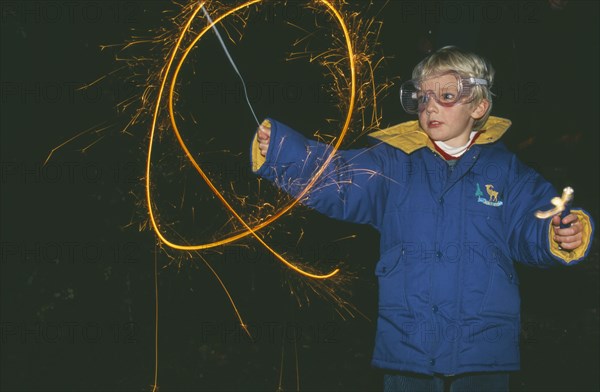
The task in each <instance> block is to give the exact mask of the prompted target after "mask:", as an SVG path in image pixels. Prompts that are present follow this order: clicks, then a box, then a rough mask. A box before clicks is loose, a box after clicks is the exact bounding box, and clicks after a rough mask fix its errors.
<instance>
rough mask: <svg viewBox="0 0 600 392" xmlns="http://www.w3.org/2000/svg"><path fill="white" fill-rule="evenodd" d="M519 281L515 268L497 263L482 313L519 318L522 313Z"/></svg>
mask: <svg viewBox="0 0 600 392" xmlns="http://www.w3.org/2000/svg"><path fill="white" fill-rule="evenodd" d="M520 307H521V297H520V295H519V279H518V277H517V274H516V272H515V270H514V268H511V267H509V266H507V265H504V264H502V263H501V262H500V263H496V264H494V265H493V266H492V273H491V276H490V282H489V284H488V289H487V291H486V294H485V298H484V299H483V303H482V305H481V313H485V314H495V315H500V316H510V317H517V316H518V315H519V312H520Z"/></svg>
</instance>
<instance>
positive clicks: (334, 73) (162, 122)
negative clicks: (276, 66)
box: [48, 0, 391, 389]
mask: <svg viewBox="0 0 600 392" xmlns="http://www.w3.org/2000/svg"><path fill="white" fill-rule="evenodd" d="M265 3H274V2H273V1H267V0H250V1H246V2H241V3H239V4H237V5H234V6H232V5H231V4H223V3H219V2H216V1H189V2H188V3H187V4H183V5H180V7H181V8H180V11H179V13H178V14H176V15H175V16H173V17H171V18H170V22H169V24H170V25H171V27H170V28H169V27H165V26H163V27H160V28H159V29H158V30H157V31H156V34H155V35H154V36H153V37H150V38H143V37H133V38H132V39H131V40H130V41H129V42H127V43H126V44H124V45H121V46H120V48H119V53H120V55H119V57H118V58H117V60H120V61H123V62H125V66H124V67H123V68H127V69H129V70H134V73H133V75H132V76H130V78H131V79H132V80H134V81H136V84H137V85H138V86H139V87H141V88H142V89H143V92H141V93H140V94H139V95H137V96H132V97H130V98H128V99H126V100H124V101H123V102H121V103H120V104H119V109H120V110H121V111H128V110H131V108H134V112H133V114H132V115H131V118H130V120H129V122H128V123H127V125H126V126H125V127H124V129H123V131H124V132H129V131H128V130H129V129H130V128H131V127H132V126H133V125H136V124H148V125H149V135H148V147H147V151H146V156H147V159H146V165H145V178H144V181H145V184H144V197H143V198H142V197H140V198H139V203H140V204H143V205H145V207H146V211H147V219H146V220H145V221H143V222H142V223H141V224H140V225H139V226H140V229H141V230H142V229H147V228H150V229H152V230H153V231H154V233H155V234H156V236H157V237H158V239H159V240H160V241H159V245H160V246H161V248H162V249H163V250H165V253H166V254H167V255H168V256H169V257H171V258H172V260H175V259H176V257H172V256H170V254H169V249H172V250H174V251H180V253H181V254H183V255H186V257H190V258H194V257H195V258H197V259H200V260H202V261H203V262H204V264H205V265H206V266H207V267H208V268H209V269H210V271H211V273H212V274H213V275H214V276H215V278H216V279H217V280H218V282H219V284H220V285H221V287H222V288H223V290H224V292H225V293H226V295H227V297H228V299H229V301H230V303H231V305H232V307H233V309H234V311H235V313H236V316H237V318H238V319H239V322H240V325H241V326H242V328H244V330H245V331H246V332H247V333H248V334H250V333H249V331H248V329H247V328H246V324H245V323H244V321H243V319H242V316H241V315H240V312H239V311H238V309H237V307H236V305H235V302H234V300H233V298H232V296H231V295H230V294H229V291H228V290H227V288H226V285H225V283H224V282H223V281H222V280H221V278H220V277H219V275H218V274H217V272H216V271H215V270H214V269H213V268H212V266H211V265H210V264H209V263H208V261H207V260H206V259H205V257H204V254H205V253H203V252H206V251H208V250H213V251H214V252H217V253H218V252H219V251H218V248H219V247H222V246H225V245H235V243H236V242H238V241H240V240H242V239H244V238H246V237H250V238H253V239H254V240H255V241H257V242H258V244H260V245H261V246H262V247H264V249H266V250H267V251H268V252H270V253H271V254H272V255H273V256H274V258H275V259H276V260H278V261H279V262H281V263H282V264H283V265H284V266H285V267H287V268H289V269H290V270H291V271H293V272H295V273H297V274H298V276H299V277H301V279H298V280H296V281H297V282H299V283H300V285H301V286H303V287H305V288H308V289H309V291H312V292H314V293H316V294H317V295H318V296H320V297H321V298H324V299H326V300H329V301H332V302H333V303H334V304H336V305H337V308H336V311H337V312H338V313H339V314H340V315H341V316H342V318H345V317H344V314H343V313H342V312H340V310H344V311H345V313H347V314H349V315H350V316H354V313H355V312H357V313H360V312H359V311H358V310H357V309H356V308H355V307H354V306H353V305H352V304H350V303H349V302H347V301H346V300H345V299H344V294H347V292H346V291H347V290H346V289H345V288H344V287H345V283H347V282H348V281H349V280H350V278H351V277H350V276H349V274H347V273H346V274H341V273H340V269H339V268H335V269H333V270H332V271H329V272H325V273H323V272H319V271H317V270H316V269H315V268H314V267H313V266H311V265H310V264H308V263H303V262H301V261H291V260H289V259H288V258H287V257H285V256H284V254H282V253H280V252H278V251H276V250H275V249H274V248H273V247H272V246H270V245H269V244H268V243H267V241H266V240H265V237H268V236H269V230H268V228H269V226H271V225H272V224H273V223H275V222H276V221H278V220H279V219H280V218H281V217H283V216H285V215H288V214H289V213H290V212H291V210H292V209H293V208H294V207H295V206H296V205H297V204H298V203H299V202H301V201H302V200H303V199H305V198H306V197H307V196H308V195H309V193H310V192H311V191H314V190H316V189H317V188H318V187H319V184H320V180H322V178H321V177H322V176H323V173H324V171H325V169H326V167H327V166H328V165H329V164H330V162H331V160H332V159H333V157H334V155H335V153H336V151H337V150H338V149H339V148H340V147H341V146H346V145H348V144H350V143H349V141H350V142H352V141H353V140H356V139H358V138H359V137H360V136H362V135H363V134H366V133H368V132H370V131H371V130H373V129H378V128H379V125H380V119H381V115H380V112H379V111H378V108H377V99H378V96H380V95H381V94H382V93H383V92H384V91H385V90H386V89H387V88H388V87H389V86H390V85H391V83H390V82H384V83H376V82H375V70H376V69H377V67H378V66H379V65H380V62H381V61H382V60H383V58H380V57H379V58H376V57H375V55H374V54H373V53H372V49H373V47H374V46H375V45H376V43H377V40H378V35H379V31H380V28H381V24H380V23H378V22H375V20H374V19H369V18H365V17H364V15H363V14H362V13H359V12H358V11H348V10H347V9H348V8H349V6H348V4H346V3H345V2H343V1H339V0H313V1H307V2H306V5H305V7H306V9H309V10H311V11H312V12H314V13H315V15H316V14H321V15H325V16H326V17H328V20H329V21H330V23H329V25H328V26H327V28H328V29H331V30H332V31H330V34H328V36H330V37H331V40H332V42H331V46H330V48H329V49H328V50H326V51H324V52H322V53H313V52H310V51H308V50H306V49H305V50H298V51H294V52H291V53H290V54H289V58H288V60H298V59H305V60H308V61H310V62H311V63H312V62H316V63H317V64H320V65H321V66H322V67H323V69H324V70H325V77H326V78H327V79H328V80H330V83H329V84H328V86H329V90H330V91H329V92H330V93H331V94H332V96H334V97H336V98H337V109H338V111H339V112H340V117H341V120H332V121H330V123H331V124H332V128H333V129H339V131H338V132H337V133H333V132H332V134H327V133H316V134H315V136H316V137H318V138H319V139H320V140H321V141H323V142H326V143H328V144H329V145H330V147H331V148H330V149H329V151H328V153H327V156H324V157H322V165H321V166H320V167H319V168H318V170H316V172H315V173H314V174H313V176H312V178H311V179H310V181H309V182H308V183H307V184H304V185H303V190H302V191H301V192H300V194H299V195H298V196H297V197H296V198H295V199H290V198H289V197H286V196H284V197H282V199H281V201H280V202H279V203H276V204H283V205H282V206H280V207H279V208H276V207H275V206H274V205H272V204H270V203H267V202H263V203H262V204H261V206H259V208H258V210H259V212H260V211H261V209H262V210H265V211H267V212H268V213H267V214H265V215H266V216H260V215H259V214H257V215H255V216H249V217H246V218H244V217H243V216H242V215H241V213H240V212H238V211H237V210H236V208H235V207H234V206H233V205H232V201H231V199H234V200H235V201H236V202H238V204H240V205H241V206H242V207H243V206H245V205H246V204H245V203H246V202H245V197H243V196H239V195H237V194H235V188H234V186H233V183H232V184H231V191H232V194H233V195H232V196H230V197H229V200H228V198H227V197H226V194H227V193H226V191H225V189H219V188H218V187H217V185H215V183H214V181H213V180H212V179H211V176H210V175H209V174H208V173H207V172H206V170H205V169H203V167H202V165H201V164H200V163H198V161H197V160H196V159H195V157H194V155H193V154H192V152H191V151H190V148H189V147H188V145H187V144H186V142H185V141H184V139H183V137H182V135H181V133H180V127H179V126H178V124H177V119H178V118H181V117H182V116H181V115H180V114H179V113H178V112H177V110H176V108H175V106H176V103H177V100H178V98H179V94H178V92H177V88H178V86H180V85H181V82H180V81H179V80H178V77H179V75H180V71H181V69H182V67H183V66H184V64H185V63H186V60H187V59H188V55H189V54H190V53H191V52H192V51H193V50H194V48H196V46H197V43H198V42H199V41H200V40H201V39H203V38H205V37H206V36H207V34H208V33H209V32H210V31H211V28H212V26H213V25H216V24H220V26H224V27H225V26H226V23H228V22H229V23H230V24H231V23H233V22H232V21H235V22H236V23H238V25H239V26H241V28H238V27H233V28H234V29H237V30H238V33H239V35H240V38H241V31H243V29H244V28H245V27H246V24H247V21H248V18H249V14H250V12H251V11H252V10H253V9H257V8H259V7H261V6H263V5H264V4H265ZM202 7H206V9H207V10H208V11H209V13H210V15H211V16H212V19H213V23H212V24H211V23H207V20H206V18H205V17H204V16H203V14H202V12H201V10H202ZM363 8H364V5H363ZM293 27H297V26H293ZM317 27H319V26H317ZM320 28H323V26H320ZM225 30H226V31H227V34H228V35H229V38H230V39H231V40H232V41H233V39H232V38H231V35H230V34H229V31H228V30H227V28H226V27H225ZM305 31H306V30H305ZM312 35H313V34H312V32H310V31H306V36H305V37H304V38H302V39H299V40H297V41H296V42H295V43H294V48H299V47H300V46H301V45H304V44H306V41H308V40H309V38H310V37H311V36H312ZM109 47H110V46H105V47H103V49H106V48H109ZM136 47H150V48H151V49H150V50H149V51H148V54H147V55H144V56H127V53H128V51H129V50H131V49H132V48H136ZM306 47H308V45H307V46H306ZM139 70H144V71H142V72H140V71H139ZM103 79H104V77H103V78H100V79H99V80H97V81H95V82H93V83H91V84H90V85H88V86H91V85H93V84H95V83H97V82H100V81H102V80H103ZM88 86H86V87H88ZM194 122H196V121H194ZM350 129H352V132H350ZM166 131H171V132H172V134H173V136H175V139H176V141H177V144H178V146H179V148H180V149H181V151H182V152H183V157H184V158H185V164H183V165H182V167H184V166H187V167H190V166H191V167H193V168H194V170H195V172H196V173H197V175H199V176H200V178H202V180H203V181H204V183H205V184H206V185H207V186H208V188H209V189H210V190H211V192H212V194H213V195H214V198H216V199H217V200H218V201H219V202H220V203H221V205H222V206H223V208H224V209H225V210H226V211H227V213H228V214H229V215H230V217H231V218H230V221H229V222H228V223H229V224H230V225H234V227H235V229H234V230H233V231H230V232H229V233H228V234H227V233H226V234H225V235H223V236H222V237H221V238H214V239H213V240H212V241H210V242H205V243H191V241H189V240H188V239H186V238H185V236H184V235H182V234H180V233H179V232H177V231H176V230H175V229H174V227H173V226H174V223H169V222H166V221H164V220H161V219H160V211H159V210H160V209H159V208H158V206H157V204H156V201H155V195H154V193H155V191H156V185H155V184H154V183H153V170H154V169H155V168H156V165H157V163H159V162H161V160H159V162H156V158H153V157H154V155H155V154H154V153H155V143H156V141H157V139H158V140H162V139H163V138H164V137H166V134H167V132H166ZM85 132H87V131H85ZM350 135H351V138H348V136H350ZM79 136H81V135H80V134H78V135H76V136H75V137H74V138H72V139H75V138H77V137H79ZM348 139H352V140H348ZM70 141H71V139H70V140H68V141H67V142H70ZM67 142H65V143H63V145H64V144H66V143H67ZM60 147H62V145H60V146H58V147H57V148H55V149H53V150H52V151H51V154H50V155H52V154H53V153H54V152H55V151H56V150H57V149H58V148H60ZM48 158H50V156H49V157H48ZM347 170H356V169H352V168H351V167H350V168H347ZM173 174H175V173H173ZM372 174H373V175H377V173H372ZM258 181H259V186H260V180H258ZM184 194H185V190H184ZM183 202H184V200H183V198H182V200H181V206H183ZM255 207H256V206H255ZM193 211H194V210H193ZM193 214H194V215H193V216H192V220H193V221H194V222H195V212H193ZM166 230H168V231H169V233H170V234H167V233H166V232H165V231H166ZM173 237H176V238H173ZM298 241H300V238H299V239H298ZM241 246H245V245H241ZM215 249H217V250H215ZM311 264H315V263H311ZM156 269H157V260H156V259H155V271H156ZM156 279H157V277H156V273H155V289H156V295H157V296H158V285H157V282H156ZM288 284H289V289H290V292H291V293H294V294H296V295H297V296H298V295H299V293H301V292H302V290H300V289H299V288H298V287H294V285H293V284H292V282H291V281H288ZM305 300H306V301H307V302H308V301H309V299H308V296H305ZM301 302H302V301H301V300H300V298H299V297H298V304H299V305H301ZM156 304H157V305H156V306H158V300H157V301H156ZM338 308H339V309H340V310H338ZM156 312H157V323H158V308H157V309H156ZM156 328H157V331H158V325H157V326H156ZM156 337H157V338H158V332H157V336H156ZM156 352H157V354H156V355H157V356H156V361H158V350H157V351H156ZM157 367H158V364H156V367H155V368H157ZM156 377H157V374H156V373H155V383H154V387H155V389H156V385H157V380H156Z"/></svg>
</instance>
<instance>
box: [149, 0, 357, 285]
mask: <svg viewBox="0 0 600 392" xmlns="http://www.w3.org/2000/svg"><path fill="white" fill-rule="evenodd" d="M261 2H263V1H262V0H251V1H247V2H245V3H243V4H241V5H239V6H237V7H233V8H231V9H230V10H228V11H226V12H224V13H223V14H222V15H220V16H219V17H217V18H215V20H214V21H213V22H212V23H210V24H209V25H208V26H206V27H205V28H204V29H202V31H201V32H200V33H199V34H198V35H197V36H196V37H195V38H194V39H193V40H192V41H191V43H190V44H189V46H188V47H187V48H186V49H185V50H184V51H183V54H182V55H181V57H180V58H179V61H178V63H177V65H176V66H173V64H174V63H175V57H176V54H177V53H178V51H179V50H180V47H181V43H182V41H183V39H184V37H185V35H186V34H187V32H188V30H189V28H190V25H191V23H192V21H193V20H194V18H195V17H196V15H197V14H198V12H199V11H200V10H201V9H202V7H204V2H201V3H200V4H199V5H198V6H197V8H196V9H195V10H194V12H193V13H192V14H191V16H190V18H189V20H188V23H187V24H186V25H185V28H184V29H183V30H182V32H181V34H180V36H179V38H178V40H177V43H176V45H175V46H174V48H173V50H172V52H171V56H170V58H169V59H168V62H167V64H166V66H165V68H164V70H163V73H162V75H163V78H162V81H161V85H160V88H159V92H158V95H157V99H156V103H155V110H154V114H153V119H152V125H151V130H150V142H149V146H148V155H147V156H148V158H147V162H146V202H147V208H148V215H149V218H150V222H151V225H152V228H153V230H154V232H155V233H156V235H157V236H158V238H159V239H160V240H161V241H162V243H163V244H165V245H166V246H168V247H170V248H173V249H178V250H184V251H197V250H204V249H210V248H214V247H217V246H222V245H226V244H229V243H232V242H234V241H237V240H239V239H241V238H244V237H246V236H248V235H252V236H254V238H255V239H256V240H257V241H258V242H259V243H260V244H261V245H262V246H264V247H265V249H267V250H268V251H269V252H270V253H272V254H273V255H274V256H275V257H276V258H277V260H279V261H280V262H281V263H283V264H284V265H286V266H287V267H289V268H291V269H292V270H294V271H296V272H298V273H300V274H302V275H304V276H307V277H310V278H314V279H326V278H330V277H332V276H334V275H336V274H337V273H338V272H339V269H335V270H333V271H331V272H329V273H327V274H324V275H318V274H313V273H309V272H306V271H304V270H303V269H301V268H299V267H297V266H296V265H295V264H294V263H291V262H290V261H288V260H287V259H286V258H284V257H283V256H282V255H281V254H279V253H278V252H277V251H275V250H274V249H273V248H272V247H270V246H269V245H268V244H267V243H266V242H265V241H264V240H263V239H262V238H261V237H260V236H259V235H258V234H257V231H259V230H261V229H263V228H264V227H266V226H268V225H270V224H271V223H273V222H275V221H276V220H277V219H279V218H280V217H281V216H283V215H284V214H286V213H287V212H288V211H289V210H290V209H292V208H293V207H294V206H295V205H296V204H298V202H299V201H300V200H302V199H303V198H304V197H305V196H306V195H307V194H308V192H310V190H311V189H312V188H313V186H314V185H315V184H316V183H317V181H318V180H319V177H320V176H321V175H322V174H323V172H324V170H325V168H326V167H327V166H328V165H329V163H330V162H331V160H332V159H333V156H334V154H335V153H336V152H337V150H338V149H339V147H340V145H341V144H342V142H343V141H344V138H345V136H346V134H347V133H348V129H349V126H350V123H351V120H352V114H353V111H354V106H355V101H356V64H355V61H354V50H353V43H352V38H351V35H350V31H349V30H348V27H347V25H346V22H345V20H344V17H343V16H342V14H341V13H340V11H339V10H338V9H337V8H336V7H335V6H334V5H333V4H332V3H331V2H330V1H328V0H319V1H318V2H317V3H318V4H321V5H323V6H324V7H325V8H326V10H327V11H328V12H330V14H331V15H332V16H333V17H334V19H335V20H336V21H337V23H338V25H339V27H340V29H341V30H342V32H343V36H344V41H345V45H346V50H347V59H348V66H349V68H350V75H349V76H350V78H349V86H348V90H349V94H350V95H349V98H348V103H347V107H348V110H347V113H346V118H345V121H344V125H343V127H342V130H341V132H340V133H339V135H338V138H337V141H336V143H335V144H334V145H333V147H332V150H331V153H330V154H329V155H328V156H327V158H326V159H325V160H324V162H323V165H322V166H321V167H320V168H319V169H318V170H317V172H316V173H315V174H314V176H313V178H312V179H311V180H310V181H309V183H308V184H307V185H306V186H305V188H304V189H303V190H302V191H301V192H300V194H299V195H298V196H297V198H296V199H294V200H293V201H292V202H290V203H288V205H286V206H284V207H283V208H281V209H280V210H279V211H278V212H277V213H275V214H273V215H272V216H271V217H270V218H268V219H266V220H265V221H263V222H261V223H260V224H258V225H256V226H254V227H251V226H250V225H249V224H248V223H247V222H246V221H245V220H244V219H243V218H242V217H241V216H240V215H239V214H238V212H237V211H236V210H235V209H234V208H233V207H232V206H231V204H230V203H229V202H228V201H227V200H226V199H225V197H224V196H223V195H222V194H221V192H219V191H218V189H217V188H216V187H215V185H214V184H213V182H212V181H211V179H210V178H209V177H208V175H207V174H206V173H205V172H204V170H202V168H201V167H200V165H199V164H198V162H197V161H196V159H195V158H194V157H193V155H192V154H191V152H190V151H189V149H188V147H187V145H186V143H185V142H184V140H183V138H182V137H181V133H180V131H179V128H178V126H177V122H176V120H175V119H176V116H175V110H174V96H175V86H176V84H177V78H178V75H179V72H180V70H181V67H182V66H183V64H184V63H185V61H186V58H187V56H188V55H189V53H190V52H191V50H192V49H193V48H194V47H195V45H196V43H197V42H198V41H199V40H200V39H201V38H202V37H203V36H204V34H206V32H207V31H208V30H209V29H212V27H213V26H214V25H215V24H216V23H219V22H221V21H222V20H224V19H226V18H227V17H229V16H231V15H233V14H235V13H236V12H238V11H240V10H242V9H245V8H247V7H249V6H251V5H253V4H258V3H261ZM172 69H173V71H172ZM167 84H169V85H170V86H169V91H168V96H167V98H168V111H169V120H170V122H171V127H172V130H173V132H174V134H175V136H176V138H177V141H178V142H179V145H180V146H181V149H182V150H183V151H184V153H185V155H186V157H187V159H188V160H189V162H190V163H191V164H192V165H193V167H194V168H195V169H196V171H197V172H198V174H199V175H200V176H201V177H202V179H203V180H204V182H205V183H206V184H207V185H208V186H209V188H210V189H211V191H212V192H213V193H214V195H215V196H216V197H217V198H218V199H219V200H220V201H221V203H222V204H223V206H224V207H225V208H226V209H227V210H228V211H229V212H230V213H231V214H232V215H233V216H234V217H235V218H236V220H237V221H238V222H239V223H241V224H242V226H243V227H244V229H245V230H244V231H242V232H240V233H237V234H235V235H231V236H229V237H226V238H223V239H221V240H217V241H213V242H210V243H205V244H196V245H187V244H181V243H176V242H173V241H172V240H170V239H168V238H167V237H166V236H165V235H164V234H163V232H162V231H161V229H160V227H159V225H158V222H157V219H156V216H155V212H154V208H153V203H152V191H151V189H152V187H151V174H152V172H151V163H152V149H153V143H154V138H155V134H156V125H157V119H158V116H159V114H160V110H161V105H162V98H163V92H164V90H165V88H166V85H167Z"/></svg>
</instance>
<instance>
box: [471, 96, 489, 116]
mask: <svg viewBox="0 0 600 392" xmlns="http://www.w3.org/2000/svg"><path fill="white" fill-rule="evenodd" d="M489 107H490V101H488V100H487V99H482V100H481V102H479V104H477V106H475V107H474V108H473V112H472V113H471V117H472V118H473V119H474V120H479V119H480V118H481V117H483V116H484V115H485V114H486V113H487V110H488V108H489Z"/></svg>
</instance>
